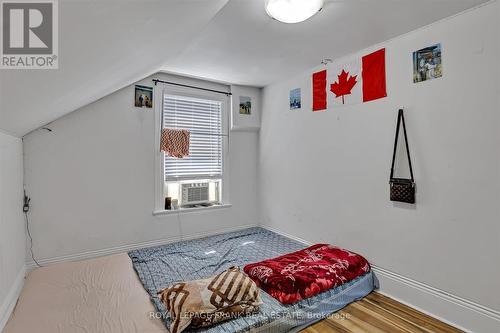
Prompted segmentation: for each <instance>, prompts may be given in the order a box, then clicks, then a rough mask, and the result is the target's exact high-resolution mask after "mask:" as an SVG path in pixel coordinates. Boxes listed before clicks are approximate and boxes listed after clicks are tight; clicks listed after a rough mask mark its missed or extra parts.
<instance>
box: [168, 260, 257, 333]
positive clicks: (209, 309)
mask: <svg viewBox="0 0 500 333" xmlns="http://www.w3.org/2000/svg"><path fill="white" fill-rule="evenodd" d="M158 295H159V297H160V299H161V300H162V302H163V303H164V304H165V307H166V308H167V311H168V312H169V313H170V316H171V318H172V324H171V326H170V332H171V333H179V332H182V331H183V330H184V329H186V328H187V327H188V326H190V327H191V328H200V327H206V326H210V325H213V324H216V323H219V322H222V321H224V320H228V319H232V318H237V317H241V316H243V315H247V314H250V313H253V312H256V311H257V310H258V309H259V306H260V305H261V304H262V300H261V298H260V293H259V288H258V287H257V285H256V284H255V282H253V281H252V280H251V279H250V278H249V277H248V276H246V275H245V274H244V273H242V272H240V269H239V268H238V267H231V268H229V269H228V270H226V271H224V272H222V273H220V274H218V275H216V276H212V277H210V278H208V279H203V280H195V281H189V282H179V283H176V284H174V285H173V286H170V287H168V288H166V289H163V290H161V291H160V292H158Z"/></svg>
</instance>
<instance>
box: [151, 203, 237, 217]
mask: <svg viewBox="0 0 500 333" xmlns="http://www.w3.org/2000/svg"><path fill="white" fill-rule="evenodd" d="M232 206H233V205H231V204H223V205H215V206H210V207H194V208H179V209H172V210H155V211H153V215H154V216H163V215H172V214H187V213H195V212H204V211H213V210H219V209H227V208H231V207H232Z"/></svg>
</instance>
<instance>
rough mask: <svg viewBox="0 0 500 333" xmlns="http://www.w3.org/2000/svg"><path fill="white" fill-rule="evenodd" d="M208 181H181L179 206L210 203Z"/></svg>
mask: <svg viewBox="0 0 500 333" xmlns="http://www.w3.org/2000/svg"><path fill="white" fill-rule="evenodd" d="M211 203H214V201H211V200H210V182H196V183H182V184H181V202H180V204H181V206H193V205H202V204H211Z"/></svg>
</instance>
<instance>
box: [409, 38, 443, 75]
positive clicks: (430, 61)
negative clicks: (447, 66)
mask: <svg viewBox="0 0 500 333" xmlns="http://www.w3.org/2000/svg"><path fill="white" fill-rule="evenodd" d="M441 76H443V65H442V61H441V44H436V45H432V46H429V47H426V48H424V49H421V50H418V51H415V52H413V82H414V83H417V82H423V81H427V80H432V79H436V78H438V77H441Z"/></svg>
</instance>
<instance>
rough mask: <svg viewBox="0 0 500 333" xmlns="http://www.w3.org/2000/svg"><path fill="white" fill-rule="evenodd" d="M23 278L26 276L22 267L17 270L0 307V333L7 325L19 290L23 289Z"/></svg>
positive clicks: (19, 292) (24, 268)
mask: <svg viewBox="0 0 500 333" xmlns="http://www.w3.org/2000/svg"><path fill="white" fill-rule="evenodd" d="M25 276H26V267H25V266H23V267H22V268H21V269H20V270H19V273H18V274H17V276H16V279H15V280H14V283H13V284H12V287H11V288H10V290H9V292H8V293H7V296H6V297H5V300H4V302H3V303H2V305H1V306H0V332H1V331H2V330H3V328H4V327H5V324H7V321H8V320H9V317H10V315H11V313H12V311H13V310H14V308H15V306H16V303H17V299H18V298H19V295H20V294H21V290H22V289H23V286H24V277H25Z"/></svg>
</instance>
